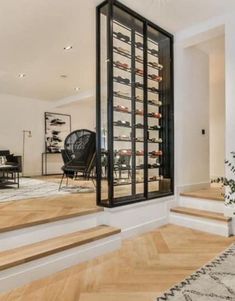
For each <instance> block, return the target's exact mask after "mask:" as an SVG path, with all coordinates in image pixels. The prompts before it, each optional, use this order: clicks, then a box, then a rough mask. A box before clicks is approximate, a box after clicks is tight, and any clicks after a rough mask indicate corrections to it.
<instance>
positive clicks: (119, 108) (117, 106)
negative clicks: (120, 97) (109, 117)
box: [113, 105, 130, 113]
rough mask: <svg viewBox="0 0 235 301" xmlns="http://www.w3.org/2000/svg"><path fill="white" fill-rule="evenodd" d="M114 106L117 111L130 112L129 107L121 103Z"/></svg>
mask: <svg viewBox="0 0 235 301" xmlns="http://www.w3.org/2000/svg"><path fill="white" fill-rule="evenodd" d="M113 108H114V110H115V111H117V112H124V113H129V112H130V111H129V109H128V107H125V106H121V105H116V106H113Z"/></svg>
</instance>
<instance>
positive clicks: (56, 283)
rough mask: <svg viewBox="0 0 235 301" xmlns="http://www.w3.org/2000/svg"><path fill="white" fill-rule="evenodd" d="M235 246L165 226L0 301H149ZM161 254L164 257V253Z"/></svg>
mask: <svg viewBox="0 0 235 301" xmlns="http://www.w3.org/2000/svg"><path fill="white" fill-rule="evenodd" d="M233 242H235V238H234V237H230V238H225V237H221V236H217V235H211V234H208V233H203V232H200V231H196V230H192V229H188V228H183V227H180V226H176V225H167V226H164V227H161V228H159V229H156V230H154V231H151V232H149V233H147V234H144V235H141V236H138V237H135V238H132V239H129V240H124V241H123V245H122V247H121V249H120V250H118V251H115V252H112V253H109V254H106V255H104V256H101V257H98V258H96V259H93V260H91V261H88V262H86V263H83V264H80V265H77V266H74V267H71V268H69V269H66V270H64V271H61V272H59V273H56V274H54V275H51V276H50V277H47V278H45V279H41V280H38V281H35V282H33V283H31V284H29V285H26V286H24V287H21V288H18V289H16V290H13V291H11V292H9V293H7V294H2V295H0V301H32V300H33V301H42V300H43V301H65V300H66V301H117V300H118V301H119V300H122V301H133V300H135V301H144V300H145V301H150V300H151V301H152V300H155V297H156V296H158V295H159V294H161V292H163V291H165V290H166V289H168V288H169V287H171V286H173V285H175V284H176V283H178V282H179V281H181V280H182V279H184V278H185V277H187V276H188V275H190V274H191V273H193V272H194V271H195V270H196V269H198V268H200V267H201V266H202V265H204V264H206V263H207V262H208V261H210V260H212V259H213V258H214V257H215V256H217V255H218V254H219V253H220V252H222V251H223V250H224V249H226V248H227V247H228V246H229V245H230V244H231V243H233ZM164 250H165V252H164Z"/></svg>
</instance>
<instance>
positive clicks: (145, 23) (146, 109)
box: [143, 22, 149, 198]
mask: <svg viewBox="0 0 235 301" xmlns="http://www.w3.org/2000/svg"><path fill="white" fill-rule="evenodd" d="M147 31H148V26H147V22H144V32H143V38H144V43H143V44H144V47H143V49H144V196H145V198H148V135H149V134H148V32H147Z"/></svg>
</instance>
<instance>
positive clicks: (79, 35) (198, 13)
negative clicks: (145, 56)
mask: <svg viewBox="0 0 235 301" xmlns="http://www.w3.org/2000/svg"><path fill="white" fill-rule="evenodd" d="M100 2H101V1H98V0H20V1H19V0H1V2H0V41H1V47H0V93H9V94H14V95H19V96H25V97H31V98H39V99H43V100H58V99H63V98H68V97H71V96H72V95H73V94H75V95H76V94H79V93H85V92H86V91H89V90H92V91H93V90H94V87H95V7H96V5H97V4H99V3H100ZM121 2H123V3H124V4H126V5H127V6H129V7H130V8H132V9H134V10H136V11H137V12H139V13H140V14H142V15H144V16H145V17H147V18H149V19H150V20H152V21H153V22H154V23H157V24H159V25H160V26H162V27H164V28H166V29H167V30H169V31H170V32H172V33H174V32H176V31H179V30H182V29H185V28H187V27H188V26H191V25H194V24H196V23H198V22H201V21H204V20H206V19H209V18H211V17H214V16H218V15H223V14H226V13H230V12H231V11H235V1H234V0H144V1H143V0H122V1H121ZM70 44H71V45H73V49H72V50H71V51H68V52H65V51H64V50H63V47H64V46H66V45H70ZM19 73H25V74H26V77H24V78H22V79H19V78H18V74H19ZM62 74H66V75H67V78H61V77H60V75H62ZM75 87H80V91H79V92H75V91H74V88H75Z"/></svg>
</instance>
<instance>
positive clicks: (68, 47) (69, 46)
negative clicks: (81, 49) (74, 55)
mask: <svg viewBox="0 0 235 301" xmlns="http://www.w3.org/2000/svg"><path fill="white" fill-rule="evenodd" d="M72 48H73V46H72V45H68V46H66V47H64V50H71V49H72Z"/></svg>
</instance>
